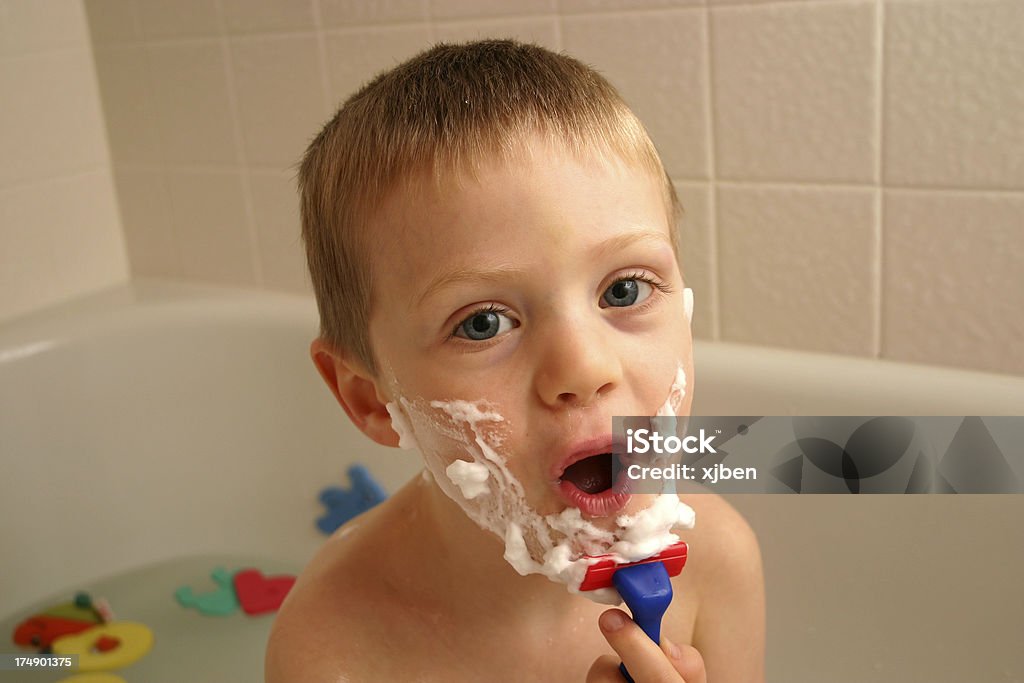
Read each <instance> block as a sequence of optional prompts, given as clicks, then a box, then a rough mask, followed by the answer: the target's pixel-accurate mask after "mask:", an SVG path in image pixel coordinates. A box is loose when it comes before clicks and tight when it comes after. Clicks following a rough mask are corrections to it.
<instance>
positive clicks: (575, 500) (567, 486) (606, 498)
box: [557, 471, 632, 517]
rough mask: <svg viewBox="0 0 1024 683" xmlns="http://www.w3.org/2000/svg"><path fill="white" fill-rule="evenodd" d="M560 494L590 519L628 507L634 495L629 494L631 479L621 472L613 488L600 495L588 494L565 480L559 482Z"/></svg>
mask: <svg viewBox="0 0 1024 683" xmlns="http://www.w3.org/2000/svg"><path fill="white" fill-rule="evenodd" d="M557 488H558V492H559V494H561V496H562V498H563V499H565V501H566V502H567V503H569V505H571V506H573V507H575V508H579V510H580V512H582V513H583V514H585V515H587V516H588V517H607V516H609V515H613V514H616V513H617V512H619V510H622V509H623V508H624V507H626V504H627V503H629V499H630V498H631V497H632V495H631V494H630V492H629V478H628V477H627V476H626V473H625V472H624V471H622V472H619V474H618V476H617V477H616V478H615V483H614V484H613V485H612V487H611V488H609V489H605V490H604V491H601V492H600V493H587V492H585V491H582V490H581V489H580V488H579V487H578V486H576V484H573V483H572V482H571V481H566V480H564V479H562V480H560V481H559V482H558V486H557Z"/></svg>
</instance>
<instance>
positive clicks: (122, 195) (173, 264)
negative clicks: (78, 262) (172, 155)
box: [115, 169, 184, 278]
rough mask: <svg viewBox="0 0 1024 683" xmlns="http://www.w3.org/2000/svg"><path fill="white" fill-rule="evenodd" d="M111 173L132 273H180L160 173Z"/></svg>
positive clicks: (176, 246)
mask: <svg viewBox="0 0 1024 683" xmlns="http://www.w3.org/2000/svg"><path fill="white" fill-rule="evenodd" d="M115 177H116V179H117V197H118V203H119V205H120V209H121V222H122V224H123V226H124V237H125V246H126V248H127V250H128V260H129V265H130V267H131V272H132V275H133V276H136V277H138V276H142V277H167V278H180V277H182V275H183V274H184V272H183V270H182V266H181V258H180V257H179V255H178V244H177V240H176V239H175V237H174V221H173V219H172V216H171V203H170V198H169V197H168V195H167V191H166V190H165V189H164V180H163V173H162V172H161V171H156V170H144V169H122V170H120V171H118V172H117V173H116V176H115Z"/></svg>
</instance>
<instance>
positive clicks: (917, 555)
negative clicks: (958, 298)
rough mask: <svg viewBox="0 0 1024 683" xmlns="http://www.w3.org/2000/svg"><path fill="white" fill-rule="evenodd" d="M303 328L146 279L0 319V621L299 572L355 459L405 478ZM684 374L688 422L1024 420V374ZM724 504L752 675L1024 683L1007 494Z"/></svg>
mask: <svg viewBox="0 0 1024 683" xmlns="http://www.w3.org/2000/svg"><path fill="white" fill-rule="evenodd" d="M316 330H317V323H316V310H315V305H314V304H313V302H312V301H311V300H310V299H308V298H305V297H299V296H292V295H286V294H276V293H268V292H262V291H261V292H253V291H247V290H237V289H229V288H214V287H205V286H191V285H183V284H175V283H166V282H158V281H136V282H133V283H132V284H130V285H125V286H122V287H118V288H115V289H111V290H108V291H104V292H101V293H99V294H96V295H93V296H89V297H86V298H83V299H81V300H78V301H74V302H70V303H68V304H65V305H62V306H58V307H55V308H53V309H50V310H47V311H43V312H40V313H37V314H33V315H30V316H27V317H23V318H21V319H18V320H16V321H13V322H10V323H7V324H5V325H2V326H0V462H2V467H3V469H2V476H0V541H2V543H3V546H2V547H3V552H2V557H3V560H2V571H0V616H4V615H15V616H14V617H12V618H15V617H16V616H17V615H24V614H26V613H28V612H29V611H31V606H32V605H36V604H41V603H40V602H39V601H41V600H44V599H46V598H47V597H49V596H55V595H60V594H70V592H72V591H73V590H74V589H75V588H76V587H77V586H91V585H101V586H102V585H104V584H103V583H102V582H103V580H104V579H105V577H111V576H117V575H125V573H128V574H131V572H136V574H135V575H136V576H142V575H143V574H138V572H143V573H145V572H150V574H145V576H146V577H148V578H146V579H145V580H146V581H157V579H156V578H153V577H155V576H156V575H157V574H159V572H161V571H163V572H164V573H166V568H167V567H172V568H174V567H178V568H179V569H180V570H181V571H182V572H185V567H186V565H187V566H188V567H189V571H194V569H195V567H196V566H205V565H204V564H203V563H206V564H212V563H214V562H216V561H230V560H231V558H246V560H244V561H245V562H262V563H263V565H262V566H265V567H268V568H274V570H275V571H284V569H281V568H289V567H291V568H294V570H296V571H297V570H298V569H299V568H301V566H302V564H303V563H304V562H305V561H306V560H307V559H308V558H309V557H310V556H311V555H312V554H313V553H314V552H315V550H316V549H317V547H318V546H319V544H320V543H321V542H322V541H323V539H324V538H325V537H324V536H323V535H322V534H321V533H320V532H319V531H318V530H317V529H316V527H315V525H314V521H315V519H316V518H317V517H318V516H319V515H320V514H322V512H323V508H322V506H321V505H320V503H319V502H318V500H317V494H318V492H319V491H320V490H321V489H323V488H324V487H326V486H341V485H346V484H347V480H346V478H345V471H346V469H347V467H348V466H349V465H350V464H352V463H361V464H363V465H365V466H366V467H367V468H368V470H369V471H370V472H371V473H372V475H373V477H375V478H376V480H377V481H378V482H380V483H381V485H382V486H383V487H384V488H385V489H386V490H388V491H394V490H395V489H397V488H398V487H399V486H401V485H402V484H403V483H404V482H405V481H407V480H408V479H409V478H410V477H412V476H414V475H416V473H417V472H419V470H420V466H419V462H418V461H417V459H416V456H415V454H412V453H411V452H409V451H399V450H396V449H389V448H384V447H380V446H377V445H375V444H373V443H371V442H370V441H369V440H368V439H366V438H365V437H363V436H362V435H361V434H359V433H358V432H357V431H356V430H355V429H354V428H353V427H352V426H351V425H350V424H349V422H348V420H347V418H346V417H345V415H344V414H343V412H342V411H341V410H340V408H339V407H338V406H337V404H336V403H335V401H334V399H333V397H332V396H331V395H330V393H329V392H328V390H327V389H326V387H325V386H324V385H323V383H322V381H321V380H320V378H319V376H318V375H317V373H316V371H315V369H314V367H313V365H312V363H311V362H310V360H309V357H308V346H309V342H310V340H311V339H312V338H313V337H314V336H315V334H316ZM695 366H696V375H697V377H696V386H697V390H696V393H695V404H694V408H695V412H698V413H701V414H705V415H715V414H723V415H727V414H739V415H787V414H815V415H833V414H852V415H856V414H874V415H880V414H921V415H928V414H937V415H938V414H951V415H960V414H976V415H977V414H980V415H1003V414H1011V415H1012V414H1017V415H1019V414H1024V378H1013V377H1005V376H999V375H990V374H985V373H973V372H963V371H955V370H948V369H937V368H929V367H922V366H911V365H905V364H897V363H889V362H880V361H871V360H860V359H850V358H844V357H839V356H829V355H822V354H810V353H798V352H791V351H779V350H767V349H760V348H754V347H745V346H741V345H735V344H725V343H701V342H698V343H697V345H696V349H695ZM730 500H731V501H732V502H733V504H734V505H735V506H736V507H737V508H739V509H740V510H741V512H743V513H744V514H745V515H746V517H747V519H748V520H749V521H750V523H751V525H752V526H753V527H754V529H755V531H756V532H757V533H758V536H759V538H760V541H761V545H762V554H763V557H764V563H765V576H766V585H767V595H768V672H769V680H772V681H780V682H782V681H787V682H790V683H793V682H800V681H822V680H827V681H831V682H833V683H841V682H845V681H850V682H853V681H865V680H873V681H908V680H929V681H962V680H978V681H981V680H986V681H1013V680H1017V681H1020V680H1024V655H1022V654H1021V652H1022V651H1021V648H1020V647H1019V643H1020V638H1021V634H1024V582H1021V580H1020V577H1021V576H1024V544H1022V543H1021V542H1020V538H1021V537H1022V534H1021V531H1022V530H1021V526H1022V524H1021V522H1022V520H1024V496H861V497H857V496H849V497H842V496H769V495H760V496H740V495H736V496H732V497H730ZM195 558H200V559H198V560H196V559H195ZM249 558H255V559H249ZM238 562H243V560H242V559H238ZM175 563H177V564H175ZM189 563H191V564H189ZM197 563H198V564H197ZM154 572H156V573H154ZM172 573H173V572H172ZM183 576H184V575H183ZM168 580H170V581H171V583H173V577H170V578H169V579H168ZM182 580H184V579H182ZM168 585H170V584H168ZM61 591H63V593H61ZM261 624H262V625H261V626H260V629H262V630H260V631H259V632H258V633H257V636H255V638H256V641H259V639H260V638H262V637H264V636H265V632H266V629H267V628H268V624H269V620H267V619H265V620H263V621H262V622H261ZM0 637H5V638H6V635H5V634H0ZM256 641H254V642H256ZM261 642H262V641H259V643H257V645H255V646H253V650H252V653H253V654H252V660H253V663H251V666H252V667H253V668H251V669H250V670H246V671H244V672H243V670H242V668H238V669H237V670H235V672H236V673H237V674H238V675H237V677H236V678H235V680H257V678H258V676H259V674H258V671H259V667H260V666H261V660H260V659H259V644H260V643H261ZM738 646H742V644H738ZM11 649H12V648H11V646H9V644H8V647H6V648H5V647H3V646H0V653H3V652H10V651H11ZM207 673H209V670H207ZM2 675H3V674H0V680H4V679H3V678H2ZM125 676H126V678H127V679H128V680H133V679H131V678H129V677H128V674H125ZM158 678H159V676H155V675H153V674H152V673H148V674H146V675H145V678H144V679H143V678H139V677H136V679H135V680H149V681H157V680H158ZM172 679H173V676H172V677H170V678H168V680H172ZM10 680H14V679H10ZM195 680H198V679H195ZM211 680H212V679H211ZM218 680H232V678H231V677H230V676H229V677H227V678H220V679H218Z"/></svg>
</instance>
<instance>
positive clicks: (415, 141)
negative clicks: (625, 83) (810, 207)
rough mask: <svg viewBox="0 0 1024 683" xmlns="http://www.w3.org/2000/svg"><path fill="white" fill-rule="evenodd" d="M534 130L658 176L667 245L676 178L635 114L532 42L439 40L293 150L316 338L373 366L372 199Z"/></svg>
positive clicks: (474, 161)
mask: <svg viewBox="0 0 1024 683" xmlns="http://www.w3.org/2000/svg"><path fill="white" fill-rule="evenodd" d="M537 135H539V136H541V137H542V138H544V139H546V140H548V141H550V142H552V143H555V144H558V145H560V146H561V147H563V148H564V149H566V150H568V151H569V152H570V153H572V154H573V155H575V156H576V157H577V158H580V159H583V158H586V157H593V156H594V155H595V154H597V155H599V156H601V157H603V158H606V159H616V158H617V159H618V160H622V161H626V162H629V163H631V164H635V165H638V166H639V167H641V168H643V169H645V170H648V171H650V172H651V173H653V174H654V175H655V177H657V178H659V179H663V184H664V186H663V196H664V200H665V205H666V210H667V212H668V219H669V228H670V233H671V239H672V243H673V246H675V247H676V253H677V254H678V237H677V223H678V220H679V217H680V215H681V213H682V210H681V207H680V204H679V199H678V197H677V196H676V192H675V189H674V188H673V186H672V182H671V180H670V179H669V177H668V174H667V173H666V172H665V169H664V167H663V166H662V164H661V160H660V158H659V157H658V153H657V151H656V150H655V148H654V144H653V143H652V142H651V140H650V138H649V137H648V135H647V132H646V130H645V129H644V127H643V125H642V124H641V123H640V121H639V119H637V117H636V116H635V115H634V114H633V112H632V111H630V109H629V107H628V106H627V105H626V103H625V102H624V101H623V100H622V97H621V96H620V95H619V94H618V92H617V91H616V90H615V88H614V87H612V85H611V84H610V83H609V82H608V81H607V80H605V79H604V78H603V77H602V76H601V75H600V74H598V73H597V72H595V71H594V70H593V69H591V68H590V67H588V66H586V65H585V64H583V63H581V62H579V61H577V60H575V59H573V58H571V57H568V56H565V55H560V54H555V53H553V52H551V51H549V50H546V49H544V48H542V47H538V46H536V45H528V44H523V43H518V42H515V41H511V40H486V41H479V42H473V43H466V44H461V45H449V44H443V43H442V44H439V45H437V46H435V47H433V48H431V49H429V50H427V51H425V52H422V53H421V54H419V55H417V56H416V57H413V58H412V59H410V60H409V61H407V62H405V63H403V64H400V65H398V66H397V67H395V68H393V69H391V70H389V71H387V72H385V73H382V74H380V75H379V76H377V77H376V78H374V79H373V80H372V81H370V82H369V83H367V84H366V85H365V86H363V87H362V88H361V89H360V90H359V91H358V92H356V93H355V94H354V95H352V96H351V97H349V98H348V100H346V101H345V103H344V104H343V105H342V107H341V109H339V110H338V113H337V114H335V116H334V118H333V119H331V121H330V122H328V123H327V125H326V126H324V128H323V130H322V131H320V134H319V135H317V137H316V139H314V140H313V142H312V143H311V144H310V146H309V149H307V150H306V153H305V156H304V157H303V159H302V162H301V166H300V168H299V174H298V181H299V192H300V200H301V214H302V236H303V240H304V242H305V246H306V257H307V260H308V263H309V272H310V276H311V278H312V282H313V289H314V291H315V293H316V299H317V305H318V307H319V310H320V335H321V337H323V338H324V339H325V340H326V341H327V342H328V343H329V344H330V345H331V346H333V347H334V348H335V349H337V350H339V351H345V352H347V353H349V354H351V355H352V356H354V359H356V360H358V361H359V362H360V363H361V364H362V365H363V367H364V368H365V369H366V370H367V371H368V372H370V373H371V374H372V375H374V376H376V374H377V370H378V368H377V362H376V359H375V357H374V355H373V350H372V349H371V348H370V342H369V318H370V303H371V296H372V282H373V277H372V275H373V268H372V259H371V258H370V251H371V245H372V244H373V243H374V236H373V235H371V234H369V229H368V226H369V225H370V222H371V220H372V218H373V215H374V212H375V210H376V209H377V208H378V207H379V206H380V205H381V203H382V202H383V201H384V199H385V197H386V196H387V195H388V194H389V193H391V192H393V191H395V190H396V189H399V188H400V187H404V188H405V189H408V188H409V187H410V186H411V184H412V183H414V182H415V181H416V180H417V179H420V178H423V177H424V174H426V176H427V177H430V178H432V179H433V182H434V184H435V187H438V188H440V187H441V186H442V182H445V181H447V180H450V179H451V178H452V177H453V175H457V174H458V173H459V172H468V173H469V174H470V175H474V174H475V173H476V171H477V170H478V169H479V168H480V166H481V165H482V164H483V163H485V162H487V161H493V160H495V159H498V160H504V161H509V160H512V159H513V158H515V155H516V154H517V153H519V152H521V151H522V150H523V149H524V145H525V143H526V142H527V141H528V140H529V139H530V138H532V137H534V136H537Z"/></svg>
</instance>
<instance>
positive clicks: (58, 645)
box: [53, 621, 153, 683]
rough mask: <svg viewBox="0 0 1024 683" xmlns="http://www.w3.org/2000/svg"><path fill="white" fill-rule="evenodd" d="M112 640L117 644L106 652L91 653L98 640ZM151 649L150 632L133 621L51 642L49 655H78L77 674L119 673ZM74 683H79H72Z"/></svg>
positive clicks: (107, 625)
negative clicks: (115, 670) (51, 647)
mask: <svg viewBox="0 0 1024 683" xmlns="http://www.w3.org/2000/svg"><path fill="white" fill-rule="evenodd" d="M104 637H106V638H116V639H117V640H118V641H120V642H118V644H117V646H116V647H114V648H113V649H112V650H107V651H106V652H96V651H94V645H95V644H96V642H97V641H98V640H99V639H100V638H104ZM152 647H153V632H152V631H150V630H149V627H148V626H146V625H145V624H140V623H138V622H135V621H111V622H110V623H107V624H98V625H96V626H93V627H91V628H87V629H85V630H84V631H81V632H79V633H74V634H71V635H66V636H61V637H60V638H57V639H56V640H54V641H53V654H55V655H78V668H79V670H81V671H106V670H108V669H120V668H121V667H125V666H128V665H129V664H132V663H134V662H136V661H138V660H139V659H142V657H143V656H145V654H146V653H147V652H149V650H150V648H152ZM76 683H79V682H78V681H76Z"/></svg>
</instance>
